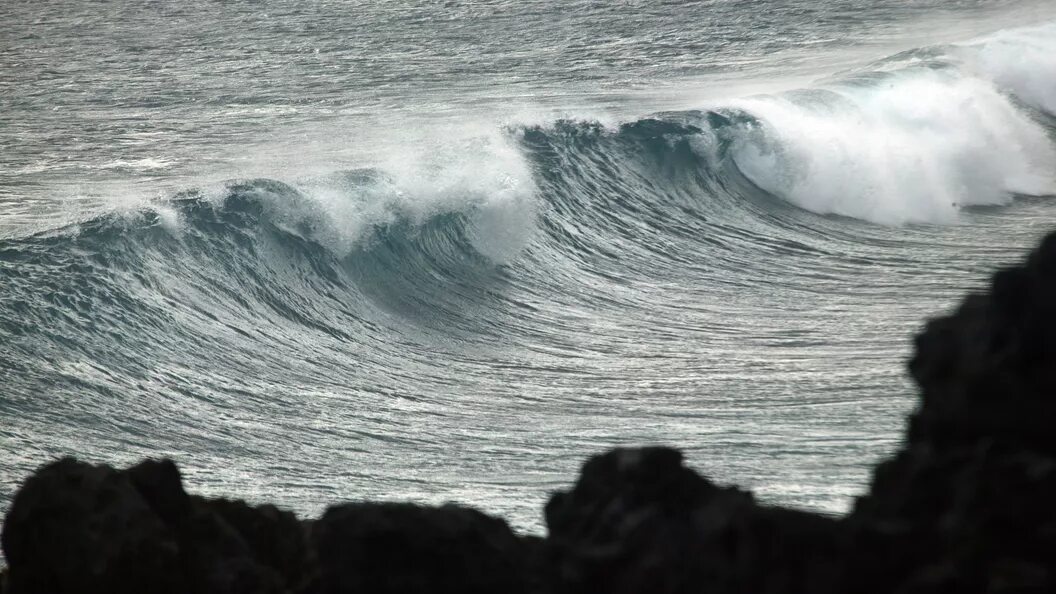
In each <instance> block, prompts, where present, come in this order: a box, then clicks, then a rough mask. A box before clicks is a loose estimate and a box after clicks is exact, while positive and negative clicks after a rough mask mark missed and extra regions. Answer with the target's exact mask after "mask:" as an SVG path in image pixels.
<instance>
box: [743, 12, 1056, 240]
mask: <svg viewBox="0 0 1056 594" xmlns="http://www.w3.org/2000/svg"><path fill="white" fill-rule="evenodd" d="M1051 30H1052V28H1051V27H1049V28H1041V29H1037V30H1033V32H1009V33H1005V34H1003V35H1000V36H996V37H994V38H992V39H990V40H984V41H981V42H978V43H976V44H967V45H964V46H957V47H951V48H948V49H947V50H945V51H944V52H943V53H942V54H941V55H939V56H938V57H935V56H934V53H933V52H932V53H929V52H924V51H921V52H919V53H918V54H913V55H909V56H906V57H903V58H901V59H899V60H897V61H896V62H895V63H894V64H892V63H886V64H881V65H879V68H882V69H883V71H879V69H877V70H871V71H866V72H862V73H859V74H857V75H855V76H854V77H853V78H850V79H849V80H846V81H844V82H836V83H830V84H827V85H824V86H822V87H821V88H818V89H814V90H811V91H798V92H790V93H783V94H779V95H773V96H760V97H753V98H746V99H741V100H736V101H732V102H729V103H728V104H726V105H725V106H724V108H725V109H733V110H737V111H741V112H744V113H746V114H749V115H750V116H751V117H752V118H753V119H754V121H751V122H750V123H747V124H745V125H744V126H743V127H742V129H741V130H740V131H739V133H738V134H737V135H736V136H735V139H734V146H733V152H732V154H733V158H734V161H735V162H736V164H737V165H738V167H739V168H740V170H741V171H742V172H743V173H744V174H745V175H746V176H747V177H748V178H749V179H750V180H752V181H753V182H754V183H756V184H757V185H758V186H759V187H760V188H762V189H764V190H766V191H768V192H770V193H772V194H774V195H777V196H780V197H782V198H785V199H787V200H789V201H790V202H792V203H794V204H796V205H798V206H801V207H803V208H806V209H808V210H812V211H814V212H818V213H824V214H829V213H831V214H839V215H845V216H851V217H856V218H860V219H865V220H869V221H873V222H878V223H887V224H898V223H907V222H932V223H946V222H952V221H954V220H955V219H956V215H957V211H958V209H959V208H961V207H964V206H974V205H991V204H1002V203H1005V202H1008V201H1009V200H1010V199H1011V198H1012V197H1014V196H1015V195H1021V194H1026V195H1048V194H1053V193H1056V178H1054V173H1053V172H1054V171H1056V149H1054V146H1053V141H1052V138H1051V137H1050V136H1049V135H1048V133H1047V132H1046V130H1045V129H1044V127H1043V126H1042V125H1041V124H1040V123H1039V122H1038V121H1037V119H1036V116H1035V115H1034V114H1031V113H1030V112H1029V110H1027V109H1024V108H1023V107H1021V106H1020V105H1019V102H1022V103H1025V104H1027V105H1032V106H1036V107H1038V108H1041V109H1045V110H1049V109H1051V107H1052V105H1051V102H1052V101H1053V100H1056V93H1054V92H1053V90H1052V88H1051V87H1052V85H1053V84H1054V83H1053V81H1054V80H1056V58H1053V56H1054V55H1056V53H1054V52H1056V47H1053V46H1056V42H1053V41H1052V39H1050V38H1048V37H1045V36H1043V35H1039V34H1037V33H1036V32H1037V31H1051ZM1046 48H1048V51H1044V50H1045V49H1046ZM922 56H923V57H922ZM969 57H970V58H971V59H972V61H971V62H970V65H971V66H970V67H965V66H964V64H965V63H966V62H965V61H966V60H967V58H969Z"/></svg>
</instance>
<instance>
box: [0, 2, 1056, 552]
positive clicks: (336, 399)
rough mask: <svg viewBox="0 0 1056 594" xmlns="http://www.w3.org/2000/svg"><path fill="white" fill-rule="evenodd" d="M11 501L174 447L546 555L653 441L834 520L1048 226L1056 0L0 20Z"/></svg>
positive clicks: (1, 493)
mask: <svg viewBox="0 0 1056 594" xmlns="http://www.w3.org/2000/svg"><path fill="white" fill-rule="evenodd" d="M0 23H2V26H0V513H2V512H4V511H6V509H7V507H8V506H9V504H10V498H11V496H12V494H13V492H14V490H15V489H16V488H17V486H18V484H19V483H20V482H21V481H22V480H23V479H24V478H25V477H26V476H27V475H28V474H29V473H30V472H31V471H32V470H33V469H34V468H36V467H37V466H39V465H41V464H43V463H45V462H48V461H50V460H52V459H54V458H56V457H59V456H64V455H76V456H78V457H80V458H82V459H84V460H88V461H93V462H106V463H111V464H117V465H124V464H128V463H131V462H133V461H136V460H138V459H140V458H143V457H163V456H167V457H172V458H173V459H174V460H176V461H177V463H178V464H179V465H180V466H181V468H182V469H183V471H184V478H185V482H186V484H187V488H188V490H190V491H192V492H196V493H200V494H205V495H214V496H221V495H222V496H230V497H244V498H247V499H249V500H250V501H254V502H263V501H268V502H274V503H276V504H279V505H281V506H284V507H287V508H289V509H291V510H294V511H296V512H299V513H302V514H306V515H309V516H310V515H314V514H318V513H319V512H320V511H321V510H322V509H323V508H324V507H325V506H326V505H328V504H330V503H335V502H338V501H342V500H361V499H385V500H410V501H415V502H423V503H440V502H444V501H457V502H462V503H466V504H470V505H473V506H476V507H479V508H481V509H483V510H485V511H488V512H492V513H496V514H499V515H502V516H503V517H505V518H507V519H508V520H510V521H511V523H512V524H513V525H514V526H515V527H516V528H519V529H521V530H524V531H528V532H536V533H539V532H542V531H543V527H542V519H541V515H542V514H541V509H542V504H543V502H544V501H545V499H546V498H547V496H548V493H549V492H550V491H551V490H554V489H557V488H561V487H565V486H567V485H569V484H570V483H571V482H572V481H573V480H574V478H575V476H576V472H577V470H578V468H579V466H580V464H581V463H582V462H583V461H584V460H585V458H586V457H587V456H589V455H592V454H595V453H599V452H601V451H603V450H605V449H607V448H610V447H613V446H617V445H631V444H634V445H642V444H665V445H671V446H675V447H678V448H681V449H683V450H684V451H685V452H686V453H687V456H688V458H689V463H690V464H691V465H692V466H693V467H694V468H695V469H697V470H698V471H700V472H702V473H703V474H706V475H707V476H709V477H711V478H713V479H715V480H716V481H719V482H721V483H736V484H739V485H742V486H744V487H747V488H751V489H753V490H754V491H755V492H756V493H757V495H758V497H759V498H760V499H762V500H763V501H766V502H771V503H777V504H782V505H789V506H794V507H799V508H803V509H812V510H821V511H825V512H831V513H840V512H842V511H844V510H846V509H847V508H848V507H849V506H850V505H851V504H852V502H853V498H854V497H855V496H856V495H857V494H859V493H861V492H863V490H864V488H865V485H866V484H867V482H868V480H869V473H870V468H871V466H872V465H873V464H875V463H876V462H877V461H878V460H880V459H881V458H883V457H884V456H885V455H886V454H888V453H890V452H891V451H892V450H893V449H894V448H895V447H896V445H897V440H898V439H899V436H900V434H901V431H902V426H903V420H904V416H905V415H906V414H907V413H908V412H909V411H910V410H911V408H912V406H913V403H914V400H915V389H914V386H913V385H912V384H911V382H910V381H909V380H908V379H907V377H906V374H905V371H904V361H905V360H906V358H907V356H908V355H909V354H910V353H911V350H912V335H913V334H914V333H915V332H916V331H917V330H918V329H919V328H920V327H921V324H922V323H923V322H924V320H925V319H926V318H928V317H930V316H934V315H937V314H939V313H942V312H946V311H948V310H949V309H950V308H951V307H953V306H954V305H955V304H956V302H957V301H959V299H960V297H961V296H962V295H963V293H965V292H966V291H971V290H974V289H978V288H981V286H982V283H983V280H984V279H985V278H986V276H987V275H988V274H989V273H990V272H991V271H992V269H993V268H994V267H995V266H997V265H1000V264H1005V263H1009V262H1012V261H1014V260H1017V259H1018V258H1020V257H1021V255H1022V254H1023V253H1024V252H1025V250H1027V249H1028V248H1029V247H1031V246H1032V245H1033V243H1034V242H1035V241H1036V240H1037V239H1038V238H1039V237H1040V236H1041V235H1042V234H1044V233H1045V232H1047V231H1050V230H1051V229H1052V228H1053V227H1054V226H1056V199H1054V195H1056V2H1052V1H1050V0H1038V1H1029V0H1023V1H1016V0H989V1H987V0H868V1H867V0H825V1H822V0H703V1H663V0H648V1H644V0H642V1H639V0H625V1H615V0H612V1H608V2H601V1H586V0H565V1H555V0H518V1H515V2H514V1H499V0H480V1H469V0H465V1H458V0H450V1H426V0H415V1H403V0H391V1H381V0H376V1H362V0H348V1H337V0H271V1H256V2H250V1H241V0H229V1H215V0H209V1H204V0H189V1H181V2H175V1H160V2H150V1H147V0H112V1H109V2H90V1H87V0H83V1H74V0H70V1H66V2H39V1H34V2H30V1H22V0H5V1H4V2H3V3H0Z"/></svg>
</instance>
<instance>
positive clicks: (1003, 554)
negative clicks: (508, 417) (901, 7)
mask: <svg viewBox="0 0 1056 594" xmlns="http://www.w3.org/2000/svg"><path fill="white" fill-rule="evenodd" d="M910 370H911V372H912V374H913V377H914V378H915V379H916V381H917V382H918V384H919V385H920V387H921V390H922V399H921V406H920V408H919V410H918V411H917V412H916V413H915V414H914V415H913V416H912V417H911V419H910V423H909V428H908V433H907V437H906V443H905V446H904V448H903V449H902V450H901V451H900V452H898V453H897V454H896V455H895V456H893V457H892V458H891V459H890V460H888V461H886V462H884V463H882V464H880V465H879V466H878V467H877V469H876V471H875V475H874V480H873V484H872V487H871V490H870V492H869V493H868V494H867V495H866V496H864V497H862V498H861V499H860V500H859V501H858V503H857V505H856V507H855V509H854V511H853V512H852V513H851V514H850V515H848V516H847V517H845V518H841V519H833V518H828V517H824V516H820V515H816V514H811V513H806V512H799V511H792V510H784V509H780V508H773V507H767V506H760V505H758V504H757V503H756V502H755V501H754V500H753V499H752V496H751V494H750V493H747V492H745V491H741V490H738V489H736V488H731V487H719V486H716V485H714V484H713V483H711V482H710V481H708V480H707V479H705V478H703V477H701V476H699V475H698V474H696V473H695V472H693V471H692V470H690V469H688V468H686V467H685V466H683V464H682V456H681V454H680V453H679V452H678V451H676V450H671V449H667V448H643V449H621V450H614V451H612V452H609V453H606V454H603V455H599V456H595V457H593V458H591V459H590V460H589V461H588V462H587V463H586V464H585V465H584V467H583V470H582V472H581V475H580V477H579V479H578V481H577V482H576V484H575V485H574V486H573V488H572V489H570V490H569V491H567V492H563V493H557V494H555V495H554V496H553V498H552V499H551V500H550V502H549V503H548V505H547V506H546V510H545V516H546V521H547V526H548V529H549V536H548V538H547V539H546V540H545V541H544V540H542V539H533V538H524V537H518V536H517V535H515V534H513V533H512V532H511V531H510V529H509V527H508V526H507V525H506V523H505V522H503V521H502V520H499V519H496V518H492V517H489V516H486V515H485V514H482V513H480V512H477V511H474V510H471V509H467V508H464V507H458V506H444V507H440V508H427V507H420V506H414V505H408V504H381V503H359V504H346V505H340V506H336V507H332V508H330V509H329V510H328V511H327V512H326V514H324V515H323V517H322V518H320V519H319V520H316V521H313V522H301V521H298V520H297V519H296V518H295V517H294V516H293V515H292V514H290V513H288V512H282V511H279V510H277V509H275V508H274V507H271V506H259V507H253V506H249V505H247V504H245V503H242V502H236V501H226V500H208V499H203V498H199V497H194V496H191V495H188V494H187V493H186V492H185V491H184V490H183V487H182V484H181V480H180V476H179V473H178V471H177V470H176V467H175V465H173V464H172V463H171V462H168V461H147V462H144V463H142V464H139V465H137V466H134V467H132V468H129V469H127V470H114V469H112V468H109V467H105V466H91V465H88V464H84V463H80V462H77V461H75V460H72V459H64V460H60V461H58V462H55V463H52V464H50V465H47V466H45V467H43V468H41V469H40V470H39V471H38V472H37V473H35V474H34V475H33V476H32V477H30V478H29V479H28V480H27V481H26V482H25V484H24V485H23V486H22V488H21V490H20V491H19V493H18V494H17V495H16V497H15V499H14V501H13V504H12V507H11V510H10V512H9V514H8V516H7V518H6V520H5V523H4V529H3V535H2V544H3V549H4V552H5V554H6V556H7V560H8V563H9V564H10V570H9V573H8V575H7V576H6V580H4V579H0V594H36V593H49V594H62V593H73V592H78V593H81V592H83V593H95V592H100V593H101V592H108V593H125V592H128V593H132V592H160V593H168V592H203V593H214V592H215V593H241V592H247V593H248V592H264V593H267V592H291V593H294V592H296V593H306V594H307V593H313V594H314V593H320V594H322V593H326V594H331V593H333V594H336V593H345V592H348V593H352V592H371V593H390V592H391V593H397V592H405V593H417V592H464V593H477V592H480V593H484V592H502V593H506V592H509V593H514V594H518V593H544V592H555V593H559V594H566V593H567V594H571V593H582V594H590V593H606V594H622V593H632V592H647V593H659V594H666V593H671V594H674V593H683V592H686V593H688V592H708V593H711V594H715V593H718V594H723V593H752V594H778V593H789V594H792V593H817V594H848V593H854V594H871V593H881V592H882V593H907V594H908V593H935V594H939V593H943V594H972V593H980V594H982V593H1017V594H1018V593H1035V592H1037V593H1045V592H1056V430H1054V429H1053V428H1054V427H1056V235H1053V236H1050V237H1049V238H1047V239H1046V240H1045V241H1044V242H1043V244H1042V245H1041V247H1040V248H1039V249H1038V250H1037V251H1035V253H1034V254H1032V255H1031V257H1030V258H1029V260H1028V261H1027V262H1026V263H1025V264H1024V265H1023V266H1021V267H1016V268H1010V269H1007V270H1004V271H1001V272H999V273H998V274H997V275H995V277H994V282H993V285H992V287H991V290H990V292H989V294H980V295H970V296H968V297H967V298H966V299H965V300H964V302H963V304H962V305H961V307H960V308H959V309H958V310H957V311H956V312H955V313H954V314H953V315H951V316H948V317H945V318H941V319H937V320H934V321H932V322H931V323H930V324H928V327H927V329H926V331H925V332H924V333H923V334H922V335H921V336H919V337H918V339H917V350H916V354H915V356H914V358H913V360H912V362H911V364H910Z"/></svg>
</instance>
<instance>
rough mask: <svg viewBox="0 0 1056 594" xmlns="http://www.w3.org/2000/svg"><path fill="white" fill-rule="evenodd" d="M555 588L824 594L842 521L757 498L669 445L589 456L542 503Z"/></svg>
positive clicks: (834, 572)
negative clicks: (715, 480)
mask: <svg viewBox="0 0 1056 594" xmlns="http://www.w3.org/2000/svg"><path fill="white" fill-rule="evenodd" d="M546 520H547V525H548V527H549V530H550V546H551V548H552V553H551V554H552V555H553V562H554V566H555V572H556V583H557V584H558V591H560V592H568V593H572V592H577V593H591V592H597V593H602V592H604V593H608V594H619V593H624V592H626V593H631V592H651V593H672V594H674V593H682V592H685V593H689V592H709V593H724V592H730V593H735V592H753V593H759V594H765V593H771V592H774V593H776V592H788V593H793V592H817V593H822V592H829V591H831V588H832V586H833V585H834V580H835V578H836V577H837V575H838V573H837V569H836V568H837V567H838V563H837V562H838V560H839V550H838V548H837V538H838V535H839V529H838V528H839V527H838V523H837V522H836V521H835V520H833V519H830V518H826V517H823V516H819V515H815V514H809V513H804V512H797V511H790V510H781V509H773V508H766V507H761V506H759V505H757V504H756V503H755V502H754V500H753V498H752V496H751V494H750V493H747V492H744V491H740V490H737V489H735V488H720V487H717V486H715V485H714V484H712V483H711V482H709V481H708V480H706V479H704V478H702V477H700V476H699V475H697V474H696V473H695V472H693V471H692V470H690V469H688V468H686V467H684V466H682V455H681V453H680V452H678V451H676V450H672V449H667V448H643V449H618V450H614V451H612V452H609V453H607V454H604V455H601V456H595V457H594V458H591V459H590V460H589V461H588V462H587V463H586V464H585V465H584V467H583V470H582V472H581V474H580V479H579V482H577V483H576V485H575V487H574V488H573V489H572V490H571V491H569V492H567V493H558V494H556V495H555V496H554V497H553V498H552V499H551V500H550V502H549V504H548V505H547V507H546Z"/></svg>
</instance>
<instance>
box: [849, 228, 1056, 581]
mask: <svg viewBox="0 0 1056 594" xmlns="http://www.w3.org/2000/svg"><path fill="white" fill-rule="evenodd" d="M916 344H917V350H916V354H915V356H914V358H913V359H912V361H911V363H910V371H911V373H912V374H913V377H914V378H915V379H916V380H917V382H918V383H919V384H920V387H921V389H922V397H921V407H920V409H919V410H918V411H917V412H916V413H915V414H914V415H913V416H912V418H911V421H910V426H909V431H908V440H907V445H906V447H905V448H904V449H903V450H902V451H901V452H900V453H899V454H898V455H896V456H895V457H894V458H892V459H890V460H888V461H886V462H884V463H883V464H881V465H880V466H878V467H877V469H876V471H875V476H874V481H873V485H872V489H871V491H870V493H869V494H868V495H867V496H865V497H863V498H861V499H860V500H859V502H858V504H857V506H856V509H855V511H854V513H853V514H852V515H851V516H850V518H848V520H847V523H848V525H849V527H850V530H851V532H852V534H853V536H852V538H851V541H850V544H849V550H851V551H853V555H852V556H851V559H850V561H849V562H848V566H847V569H846V575H847V580H846V583H847V586H846V588H847V591H853V592H861V593H863V594H868V593H870V592H877V593H879V592H885V593H886V592H914V593H924V592H928V593H931V592H934V593H939V592H956V593H958V594H971V593H974V592H979V593H982V592H1009V593H1011V592H1017V593H1027V592H1038V593H1041V592H1056V512H1054V510H1053V502H1054V501H1056V458H1054V456H1056V433H1054V432H1053V427H1054V426H1056V234H1054V235H1050V236H1049V237H1047V238H1046V239H1045V240H1044V241H1043V242H1042V245H1041V247H1039V248H1038V250H1036V251H1035V252H1034V253H1033V254H1032V255H1031V256H1030V257H1029V258H1028V259H1027V261H1026V263H1025V264H1024V265H1023V266H1021V267H1012V268H1008V269H1005V270H1002V271H1000V272H998V273H997V274H995V275H994V277H993V282H992V285H991V290H990V293H989V294H976V295H970V296H968V297H967V298H966V299H965V300H964V302H963V303H962V304H961V306H960V307H959V308H958V309H957V310H956V312H954V313H953V314H952V315H950V316H948V317H944V318H940V319H936V320H933V321H932V322H930V323H929V324H928V325H927V328H926V330H925V332H923V333H922V334H921V335H920V336H919V337H918V338H917V341H916Z"/></svg>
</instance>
